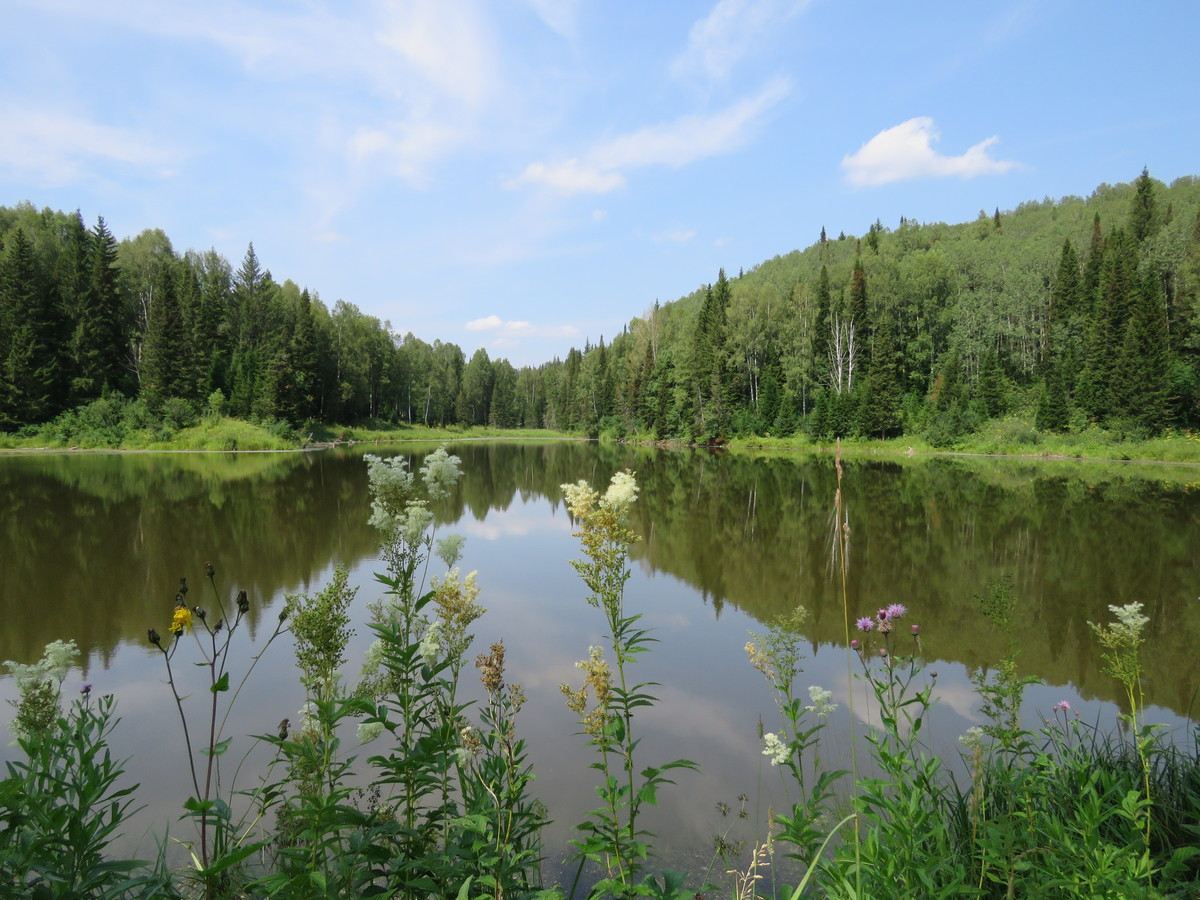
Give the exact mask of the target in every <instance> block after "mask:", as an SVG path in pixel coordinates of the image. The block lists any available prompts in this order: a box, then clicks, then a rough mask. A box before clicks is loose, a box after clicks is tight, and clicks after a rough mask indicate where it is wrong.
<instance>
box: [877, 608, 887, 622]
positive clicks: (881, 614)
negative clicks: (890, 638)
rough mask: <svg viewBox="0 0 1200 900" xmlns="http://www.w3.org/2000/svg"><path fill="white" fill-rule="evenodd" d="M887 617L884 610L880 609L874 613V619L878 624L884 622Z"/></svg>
mask: <svg viewBox="0 0 1200 900" xmlns="http://www.w3.org/2000/svg"><path fill="white" fill-rule="evenodd" d="M887 617H888V611H887V610H886V609H880V610H879V612H877V613H875V618H877V619H878V620H879V621H880V622H886V621H887Z"/></svg>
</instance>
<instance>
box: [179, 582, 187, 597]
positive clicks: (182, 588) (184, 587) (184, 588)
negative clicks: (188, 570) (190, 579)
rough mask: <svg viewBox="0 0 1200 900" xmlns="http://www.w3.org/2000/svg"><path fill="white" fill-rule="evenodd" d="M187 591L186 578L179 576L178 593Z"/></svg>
mask: <svg viewBox="0 0 1200 900" xmlns="http://www.w3.org/2000/svg"><path fill="white" fill-rule="evenodd" d="M187 592H188V586H187V579H186V578H180V579H179V593H181V594H186V593H187Z"/></svg>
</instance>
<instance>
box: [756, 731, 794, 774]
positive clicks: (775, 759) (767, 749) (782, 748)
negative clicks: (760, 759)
mask: <svg viewBox="0 0 1200 900" xmlns="http://www.w3.org/2000/svg"><path fill="white" fill-rule="evenodd" d="M763 745H764V749H763V756H766V757H769V758H770V760H771V765H773V766H781V765H783V764H784V763H785V762H787V761H788V759H789V758H790V757H791V755H792V751H791V748H789V747H788V745H787V744H785V743H784V742H783V741H782V740H780V739H779V735H777V734H776V733H775V732H773V731H768V732H767V733H766V734H764V735H763Z"/></svg>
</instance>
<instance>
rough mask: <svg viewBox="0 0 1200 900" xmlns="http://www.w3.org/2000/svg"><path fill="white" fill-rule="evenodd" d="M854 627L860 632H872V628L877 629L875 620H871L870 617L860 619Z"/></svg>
mask: <svg viewBox="0 0 1200 900" xmlns="http://www.w3.org/2000/svg"><path fill="white" fill-rule="evenodd" d="M854 627H855V628H857V629H858V630H859V631H870V630H871V629H872V628H874V627H875V620H874V619H871V618H870V617H868V616H863V617H862V618H861V619H859V620H858V621H857V622H855V623H854Z"/></svg>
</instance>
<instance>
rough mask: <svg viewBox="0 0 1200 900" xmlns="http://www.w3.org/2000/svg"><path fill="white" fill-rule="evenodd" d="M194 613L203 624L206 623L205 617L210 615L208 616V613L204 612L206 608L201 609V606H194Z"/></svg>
mask: <svg viewBox="0 0 1200 900" xmlns="http://www.w3.org/2000/svg"><path fill="white" fill-rule="evenodd" d="M192 612H194V613H195V614H196V618H197V619H199V620H200V621H201V622H203V621H204V617H205V616H206V615H208V614H207V613H206V612H205V611H204V608H203V607H201V606H193V607H192Z"/></svg>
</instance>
